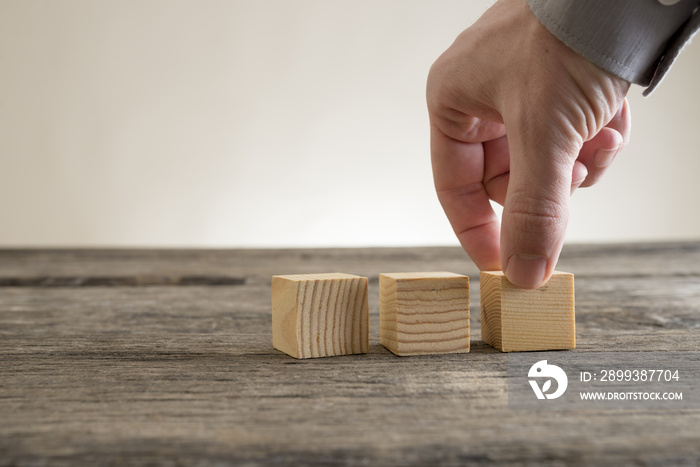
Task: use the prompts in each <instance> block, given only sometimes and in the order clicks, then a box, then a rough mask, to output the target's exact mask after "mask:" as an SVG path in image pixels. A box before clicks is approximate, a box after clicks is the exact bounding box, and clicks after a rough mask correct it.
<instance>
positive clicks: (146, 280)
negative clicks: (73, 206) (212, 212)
mask: <svg viewBox="0 0 700 467" xmlns="http://www.w3.org/2000/svg"><path fill="white" fill-rule="evenodd" d="M245 283H246V279H245V278H244V277H231V276H211V275H183V276H36V277H0V287H67V288H70V287H148V286H235V285H245Z"/></svg>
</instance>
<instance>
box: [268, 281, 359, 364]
mask: <svg viewBox="0 0 700 467" xmlns="http://www.w3.org/2000/svg"><path fill="white" fill-rule="evenodd" d="M368 310H369V308H368V305H367V278H366V277H360V276H352V275H350V274H341V273H331V274H298V275H289V276H273V277H272V345H273V346H274V347H275V348H276V349H278V350H281V351H282V352H284V353H286V354H289V355H291V356H292V357H295V358H314V357H329V356H333V355H349V354H357V353H367V351H368V347H369V330H368V329H369V323H368V319H369V312H368Z"/></svg>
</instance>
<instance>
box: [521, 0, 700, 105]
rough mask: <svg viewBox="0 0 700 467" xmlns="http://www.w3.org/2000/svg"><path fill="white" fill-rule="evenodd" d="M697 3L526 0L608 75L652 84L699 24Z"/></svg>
mask: <svg viewBox="0 0 700 467" xmlns="http://www.w3.org/2000/svg"><path fill="white" fill-rule="evenodd" d="M699 4H700V2H699V1H698V0H681V1H679V2H677V3H675V4H673V5H669V6H664V5H662V4H661V3H660V2H659V1H657V0H615V1H611V0H585V1H581V0H528V5H529V6H530V9H531V10H532V12H533V13H534V14H535V16H537V18H538V19H539V20H540V22H541V23H542V24H543V25H544V26H545V27H546V28H547V30H549V32H551V33H552V34H554V35H555V36H556V37H557V38H559V40H561V41H562V42H564V43H565V44H566V45H568V46H569V47H570V48H571V49H573V50H574V51H576V52H578V53H579V54H580V55H582V56H584V57H585V58H587V59H588V60H590V61H592V62H593V63H595V64H596V65H598V66H600V67H601V68H603V69H605V70H607V71H609V72H611V73H612V74H614V75H616V76H618V77H620V78H622V79H624V80H626V81H629V82H631V83H635V84H639V85H641V86H650V85H652V86H651V89H653V88H654V87H655V86H656V85H657V84H658V82H660V80H661V78H663V75H664V74H665V72H666V71H667V70H668V68H669V67H670V65H671V63H672V62H673V59H675V57H676V56H677V55H678V52H679V51H680V49H682V48H683V45H684V44H685V43H686V42H687V40H688V39H690V37H691V36H692V35H693V33H694V32H695V31H697V29H698V27H700V24H698V13H697V11H696V10H697V9H698V5H699ZM669 60H670V61H669ZM660 65H663V66H662V67H660ZM659 72H660V73H659ZM651 89H649V90H647V91H648V92H650V91H651ZM645 94H647V93H645Z"/></svg>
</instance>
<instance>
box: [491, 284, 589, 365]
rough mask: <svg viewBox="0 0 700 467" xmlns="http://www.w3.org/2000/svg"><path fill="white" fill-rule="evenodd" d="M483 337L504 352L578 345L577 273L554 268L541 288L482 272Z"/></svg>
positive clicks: (558, 348)
mask: <svg viewBox="0 0 700 467" xmlns="http://www.w3.org/2000/svg"><path fill="white" fill-rule="evenodd" d="M480 278H481V281H480V282H481V339H482V340H483V341H484V342H486V343H487V344H489V345H490V346H492V347H495V348H497V349H498V350H500V351H502V352H522V351H534V350H560V349H574V348H576V325H575V319H574V318H575V316H574V275H573V274H569V273H566V272H559V271H554V274H553V275H552V277H551V278H550V279H549V281H547V283H546V284H544V285H543V286H542V287H540V288H539V289H521V288H519V287H516V286H514V285H513V284H511V283H510V282H508V279H506V276H504V275H503V273H502V272H501V271H491V272H482V273H481V276H480Z"/></svg>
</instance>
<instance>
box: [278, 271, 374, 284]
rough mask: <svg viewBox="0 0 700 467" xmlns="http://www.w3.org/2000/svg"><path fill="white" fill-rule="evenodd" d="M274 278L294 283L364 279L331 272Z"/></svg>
mask: <svg viewBox="0 0 700 467" xmlns="http://www.w3.org/2000/svg"><path fill="white" fill-rule="evenodd" d="M272 277H273V278H279V279H285V280H288V281H293V282H303V281H332V280H338V279H364V277H362V276H353V275H352V274H344V273H342V272H329V273H325V274H288V275H284V276H272Z"/></svg>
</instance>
